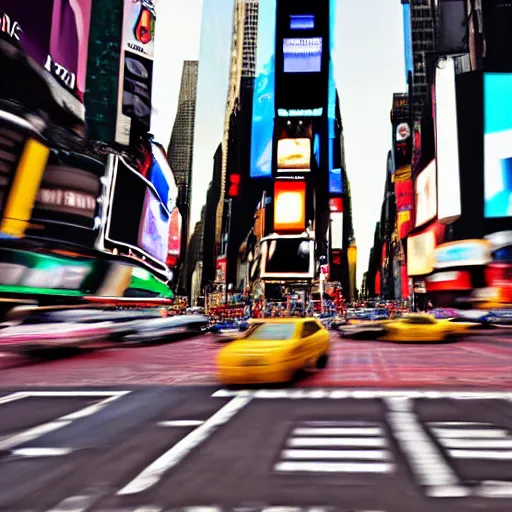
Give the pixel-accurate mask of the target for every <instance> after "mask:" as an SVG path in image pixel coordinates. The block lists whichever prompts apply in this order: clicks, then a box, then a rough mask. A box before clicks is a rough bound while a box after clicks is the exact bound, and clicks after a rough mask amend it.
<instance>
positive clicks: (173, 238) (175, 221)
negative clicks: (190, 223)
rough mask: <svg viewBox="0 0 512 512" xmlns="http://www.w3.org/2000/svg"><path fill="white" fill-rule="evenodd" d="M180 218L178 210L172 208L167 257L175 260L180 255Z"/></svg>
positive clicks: (181, 220)
mask: <svg viewBox="0 0 512 512" xmlns="http://www.w3.org/2000/svg"><path fill="white" fill-rule="evenodd" d="M182 222H183V219H182V216H181V213H180V211H179V210H178V208H174V210H173V211H172V213H171V220H170V225H169V256H171V257H172V258H175V259H176V260H177V259H178V258H179V257H180V255H181V229H182Z"/></svg>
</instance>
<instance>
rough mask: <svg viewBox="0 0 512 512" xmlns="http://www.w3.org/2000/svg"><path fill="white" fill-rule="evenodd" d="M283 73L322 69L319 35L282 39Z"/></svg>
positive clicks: (318, 70)
mask: <svg viewBox="0 0 512 512" xmlns="http://www.w3.org/2000/svg"><path fill="white" fill-rule="evenodd" d="M283 58H284V72H285V73H318V72H320V71H321V70H322V38H321V37H288V38H285V39H283Z"/></svg>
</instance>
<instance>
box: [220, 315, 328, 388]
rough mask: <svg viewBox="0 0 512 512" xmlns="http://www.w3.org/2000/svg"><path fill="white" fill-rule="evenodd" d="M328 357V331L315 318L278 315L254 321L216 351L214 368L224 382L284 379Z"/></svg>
mask: <svg viewBox="0 0 512 512" xmlns="http://www.w3.org/2000/svg"><path fill="white" fill-rule="evenodd" d="M328 359H329V333H328V331H327V329H325V327H324V326H323V325H322V324H321V323H320V322H319V321H318V320H316V319H315V318H279V319H271V320H262V321H256V322H253V323H252V325H251V327H250V328H249V330H248V331H247V332H246V333H244V335H243V336H242V337H240V338H239V339H237V340H235V341H233V342H232V343H230V344H229V345H227V346H226V347H224V348H223V349H222V350H221V351H220V352H219V354H218V357H217V370H218V377H219V379H220V380H221V382H222V383H224V384H226V385H237V384H270V383H284V382H291V381H292V380H293V379H294V378H295V376H296V375H297V374H298V373H299V372H300V371H301V370H304V369H309V368H325V366H326V365H327V362H328Z"/></svg>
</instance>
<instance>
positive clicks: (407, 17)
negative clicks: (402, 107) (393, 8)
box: [402, 2, 414, 81]
mask: <svg viewBox="0 0 512 512" xmlns="http://www.w3.org/2000/svg"><path fill="white" fill-rule="evenodd" d="M402 15H403V23H404V61H405V80H406V81H407V80H408V79H409V73H412V72H413V71H414V59H413V52H412V27H411V5H410V3H409V2H404V3H403V4H402Z"/></svg>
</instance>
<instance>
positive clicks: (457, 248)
mask: <svg viewBox="0 0 512 512" xmlns="http://www.w3.org/2000/svg"><path fill="white" fill-rule="evenodd" d="M434 257H435V261H434V267H435V268H451V267H471V266H478V265H486V264H487V263H489V262H490V261H491V260H492V257H491V244H490V243H489V242H487V241H486V240H463V241H460V242H449V243H446V244H442V245H439V246H438V247H437V249H436V250H435V255H434Z"/></svg>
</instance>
